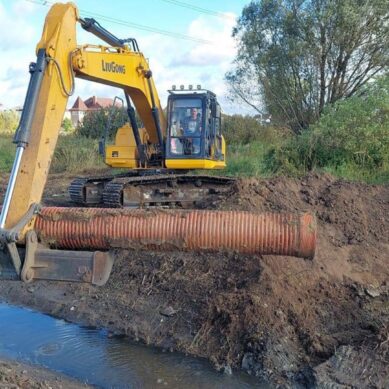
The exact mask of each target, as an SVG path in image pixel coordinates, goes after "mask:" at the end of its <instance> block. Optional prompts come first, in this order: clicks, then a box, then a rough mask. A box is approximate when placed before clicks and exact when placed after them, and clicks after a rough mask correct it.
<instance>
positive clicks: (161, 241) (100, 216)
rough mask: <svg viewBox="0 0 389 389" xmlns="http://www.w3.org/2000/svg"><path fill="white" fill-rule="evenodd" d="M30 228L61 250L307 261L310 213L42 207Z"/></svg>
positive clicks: (312, 229) (312, 235) (311, 244)
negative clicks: (234, 254)
mask: <svg viewBox="0 0 389 389" xmlns="http://www.w3.org/2000/svg"><path fill="white" fill-rule="evenodd" d="M35 229H36V231H37V233H38V236H39V237H40V239H41V240H42V241H43V242H46V243H49V244H50V245H51V246H52V247H56V248H64V249H87V250H88V249H94V250H108V249H110V248H130V249H131V248H133V249H143V250H158V251H167V250H185V251H213V252H215V251H237V252H240V253H252V254H273V255H290V256H296V257H303V258H313V257H314V254H315V248H316V220H315V217H314V216H313V215H311V214H308V213H305V214H294V213H251V212H240V211H201V210H180V211H178V210H169V211H165V210H148V211H144V210H129V209H100V208H59V207H47V208H42V210H41V212H40V215H38V216H37V219H36V223H35Z"/></svg>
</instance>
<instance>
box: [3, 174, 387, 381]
mask: <svg viewBox="0 0 389 389" xmlns="http://www.w3.org/2000/svg"><path fill="white" fill-rule="evenodd" d="M68 182H69V177H68V176H67V177H63V176H53V177H51V179H50V182H49V185H48V189H47V190H46V194H45V203H46V204H61V205H64V204H65V203H66V198H65V197H64V196H65V194H66V186H67V184H68ZM218 208H220V209H239V210H247V211H255V212H260V211H269V210H270V211H275V212H282V211H292V212H293V211H313V212H315V213H316V215H317V218H318V247H317V254H316V257H315V259H314V260H313V261H309V260H303V259H297V258H291V257H277V256H264V257H261V256H248V255H239V254H237V253H217V254H202V253H183V252H171V253H155V252H141V251H131V252H128V251H127V252H126V251H116V252H115V255H116V261H115V265H114V269H113V273H112V275H111V278H110V280H109V281H108V283H107V285H106V286H104V287H100V288H97V287H93V286H90V285H81V284H70V283H59V282H57V283H54V282H51V283H48V282H35V283H34V284H32V285H24V284H22V283H20V282H12V281H2V282H1V283H0V295H1V296H2V299H3V300H6V301H9V302H11V303H16V304H22V305H26V306H30V307H34V308H36V309H39V310H40V311H43V312H46V313H50V314H52V315H55V316H59V317H62V318H66V319H68V320H70V321H74V322H78V323H83V324H88V325H93V326H97V327H106V328H108V329H110V330H111V331H112V332H113V333H116V334H118V335H119V334H120V335H121V334H125V335H127V336H129V337H131V338H134V339H138V340H140V341H142V342H145V343H146V344H153V345H157V346H160V347H163V348H167V349H171V350H180V351H183V352H185V353H188V354H191V355H195V356H201V357H205V358H208V359H209V360H211V361H212V362H213V363H214V365H215V366H216V367H217V368H220V369H223V368H226V369H227V370H228V368H229V367H232V368H243V369H244V370H247V371H249V372H250V373H251V374H254V375H257V376H260V377H264V378H267V379H269V380H271V381H272V382H273V383H279V384H284V385H292V387H294V386H295V385H296V383H297V382H298V383H300V384H301V385H302V386H303V387H314V386H316V387H320V388H323V387H328V388H329V387H336V388H337V387H339V388H340V387H342V388H343V387H345V388H351V387H356V388H369V387H371V388H388V387H389V187H388V186H368V185H366V184H360V183H350V182H346V181H342V180H338V179H335V178H333V177H331V176H327V175H316V174H312V175H309V176H307V177H305V178H304V179H285V178H276V179H270V180H262V181H261V180H254V179H253V180H244V181H240V182H238V184H237V185H236V188H235V191H234V194H232V195H231V197H230V198H228V199H227V200H225V201H224V202H223V203H220V204H218ZM331 385H332V386H331ZM336 385H339V386H336ZM342 385H343V386H342Z"/></svg>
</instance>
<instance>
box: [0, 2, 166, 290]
mask: <svg viewBox="0 0 389 389" xmlns="http://www.w3.org/2000/svg"><path fill="white" fill-rule="evenodd" d="M77 22H80V23H81V25H82V27H83V28H84V29H86V30H87V31H90V32H91V33H93V34H95V35H96V36H98V37H100V38H102V39H103V40H104V41H106V42H107V43H108V44H110V45H111V46H110V47H105V46H92V45H83V46H77V40H76V25H77ZM127 43H128V42H127V41H121V40H119V39H118V38H116V37H115V36H113V35H112V34H111V33H109V32H108V31H107V30H105V29H104V28H102V27H101V26H100V25H99V24H98V23H97V22H95V21H94V20H93V19H85V20H83V19H80V17H79V13H78V9H77V7H76V6H75V5H74V4H73V3H67V4H60V3H58V4H54V5H53V6H52V7H51V9H50V11H49V13H48V14H47V17H46V20H45V24H44V28H43V33H42V38H41V40H40V41H39V43H38V45H37V48H36V53H37V60H36V62H35V63H32V64H30V68H29V71H30V74H31V78H30V82H29V86H28V90H27V95H26V99H25V104H24V108H23V113H22V117H21V120H20V124H19V127H18V129H17V131H16V134H15V137H14V143H15V144H16V156H15V160H14V164H13V167H12V171H11V175H10V178H9V184H8V186H7V191H6V194H5V197H4V201H3V206H2V209H1V214H0V249H1V248H2V249H3V251H4V252H6V253H7V256H8V257H10V258H8V259H11V260H12V263H13V266H14V268H15V270H16V273H17V274H18V275H21V276H22V278H24V280H28V279H31V278H32V276H31V274H32V273H31V269H33V268H34V269H38V270H36V271H35V270H34V272H35V273H37V272H39V271H40V270H39V269H41V268H46V269H50V268H55V271H54V272H50V271H46V273H45V272H43V273H44V274H43V276H42V277H43V278H46V279H64V278H63V274H64V273H66V274H67V276H66V277H67V278H65V279H69V280H78V281H80V280H83V281H89V282H94V283H103V282H105V281H106V279H107V277H108V275H109V272H110V269H111V266H112V260H111V258H110V257H109V255H108V254H106V253H101V252H92V253H89V252H65V251H59V252H54V251H56V250H46V249H39V247H38V246H37V239H36V235H35V232H34V223H35V218H36V215H37V213H38V212H39V204H40V202H41V199H42V194H43V189H44V186H45V184H46V181H47V176H48V173H49V169H50V163H51V161H52V158H53V154H54V150H55V147H56V143H57V139H58V134H59V130H60V127H61V123H62V120H63V116H64V113H65V109H66V105H67V102H68V98H69V96H71V94H72V93H73V90H74V80H75V77H79V78H83V79H87V80H91V81H95V82H99V83H103V84H107V85H112V86H116V87H119V88H122V89H123V90H124V92H125V96H126V100H127V104H128V110H129V114H130V120H131V113H132V119H133V120H131V121H132V122H134V123H133V124H134V126H135V128H134V132H135V134H134V135H135V139H137V145H139V146H140V139H139V133H136V132H137V127H136V125H135V120H134V109H133V108H132V106H131V102H130V99H131V100H132V101H133V102H134V105H135V108H136V109H137V110H138V112H139V115H140V117H141V119H142V121H143V122H144V124H145V127H146V130H147V131H148V136H149V140H150V142H151V143H155V144H156V146H157V147H156V148H157V149H158V147H159V150H160V152H161V153H163V142H164V139H163V138H164V134H163V132H162V129H166V122H165V118H164V116H163V111H162V108H161V105H160V101H159V97H158V93H157V91H156V88H155V85H154V82H153V79H152V73H151V71H150V69H149V65H148V62H147V60H146V59H145V57H144V56H143V54H142V53H141V52H139V49H138V46H137V44H136V41H135V40H133V39H131V40H129V43H130V45H127ZM112 45H114V46H112ZM130 46H132V49H131V48H130ZM141 158H142V155H141ZM16 243H18V244H25V245H26V258H25V260H24V261H21V259H20V252H19V251H20V250H18V247H17V246H16ZM84 254H85V255H84ZM38 257H40V259H42V258H44V260H43V262H42V261H41V262H40V265H37V258H38ZM61 257H62V258H65V259H64V260H63V261H62V262H61V261H58V258H61ZM3 258H4V255H3ZM67 258H72V263H73V264H74V266H73V267H72V266H69V261H68V260H67ZM38 262H39V260H38ZM23 263H24V265H23ZM53 263H55V265H54V266H52V265H53ZM61 263H62V264H63V266H62V268H61ZM22 266H24V270H22ZM26 266H27V267H29V268H28V269H26ZM1 267H2V266H1V260H0V273H1ZM72 269H73V270H72ZM80 269H84V271H82V272H81V273H80ZM107 274H108V275H107ZM35 276H36V274H35ZM38 278H39V276H38Z"/></svg>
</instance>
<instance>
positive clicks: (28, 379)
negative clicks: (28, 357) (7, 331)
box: [0, 358, 91, 389]
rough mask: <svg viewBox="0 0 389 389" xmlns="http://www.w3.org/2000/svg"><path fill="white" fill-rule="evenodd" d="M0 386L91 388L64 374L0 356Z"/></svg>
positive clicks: (10, 388) (12, 388)
mask: <svg viewBox="0 0 389 389" xmlns="http://www.w3.org/2000/svg"><path fill="white" fill-rule="evenodd" d="M0 388H2V389H17V388H20V389H53V388H55V389H61V388H63V389H81V388H84V389H85V388H91V386H89V385H87V384H82V383H80V382H77V381H75V380H72V379H70V378H68V377H65V376H64V375H61V374H58V373H55V374H54V373H52V372H51V371H49V370H46V369H43V368H40V367H37V366H32V365H27V364H25V363H20V362H15V361H11V360H8V359H4V358H0Z"/></svg>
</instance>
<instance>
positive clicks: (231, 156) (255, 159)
mask: <svg viewBox="0 0 389 389" xmlns="http://www.w3.org/2000/svg"><path fill="white" fill-rule="evenodd" d="M267 151H268V146H267V145H266V144H264V143H260V142H259V141H255V142H252V143H250V144H247V145H241V144H235V145H231V146H230V147H228V149H227V168H226V169H225V170H224V171H223V174H225V175H228V176H233V177H267V176H269V171H268V170H267V169H266V168H265V164H264V158H265V156H266V153H267Z"/></svg>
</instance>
